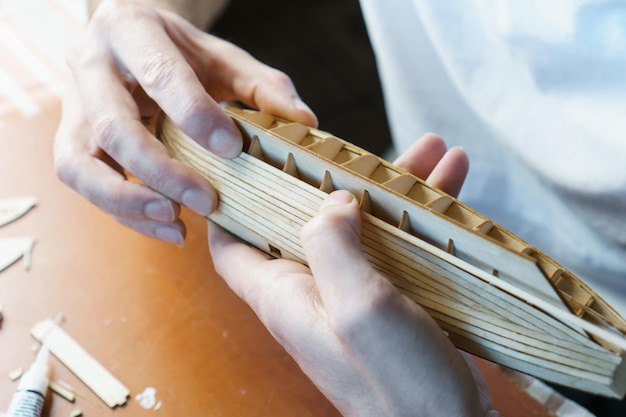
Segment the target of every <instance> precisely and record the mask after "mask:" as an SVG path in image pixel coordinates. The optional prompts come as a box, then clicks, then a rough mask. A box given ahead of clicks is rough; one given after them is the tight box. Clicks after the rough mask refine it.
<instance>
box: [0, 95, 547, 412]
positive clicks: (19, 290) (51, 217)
mask: <svg viewBox="0 0 626 417" xmlns="http://www.w3.org/2000/svg"><path fill="white" fill-rule="evenodd" d="M59 113H60V110H59V106H58V104H56V103H54V104H52V105H49V106H48V107H47V108H46V110H45V111H44V112H43V113H40V114H39V115H38V116H36V117H34V118H32V119H26V120H24V119H21V120H15V121H11V122H10V123H6V122H5V124H4V127H2V128H0V150H1V151H0V198H6V197H19V196H26V195H33V196H35V197H37V199H38V201H39V203H38V205H37V207H35V208H34V209H33V210H32V211H31V212H29V213H28V214H27V215H26V216H24V217H22V218H21V219H19V220H17V221H15V222H13V223H11V224H9V225H7V226H4V227H2V228H0V237H13V236H32V237H34V238H36V244H35V247H34V250H33V256H32V267H31V268H30V270H29V271H26V270H25V269H24V267H23V263H22V262H20V263H17V264H15V265H13V266H11V267H9V268H8V269H7V270H5V271H3V272H1V273H0V304H2V306H3V311H4V320H3V321H2V323H1V324H0V351H1V355H0V410H4V409H6V408H7V407H8V404H9V401H10V398H11V395H12V393H13V392H14V390H15V388H16V387H17V382H13V381H11V380H9V379H8V378H7V377H6V375H7V373H8V372H10V371H11V370H13V369H15V368H18V367H24V368H26V367H28V366H29V365H30V363H31V362H32V361H33V360H34V357H35V356H34V353H33V345H34V344H35V341H34V339H33V338H32V337H31V336H30V334H29V332H30V329H31V328H32V326H33V325H34V324H35V323H36V322H38V321H40V320H42V319H45V318H54V317H55V316H57V314H58V313H59V312H62V313H63V315H64V317H65V319H64V321H63V323H62V327H63V328H64V329H65V330H66V332H68V333H69V334H70V335H71V336H72V337H73V338H74V339H75V340H76V341H78V342H79V343H80V344H81V345H82V346H83V347H84V348H85V349H86V350H87V351H88V352H90V353H91V355H92V356H94V357H95V358H96V359H97V360H98V361H99V362H100V363H102V364H103V365H104V366H105V367H106V368H107V369H108V370H109V371H111V372H112V373H113V374H114V375H115V376H116V377H117V378H118V379H119V380H120V381H121V382H122V383H124V384H125V385H126V386H127V387H128V388H129V389H130V392H131V397H130V399H129V400H128V402H127V404H126V405H125V406H123V407H119V408H117V409H114V410H112V409H109V408H108V407H107V406H106V405H105V404H104V403H103V402H102V401H100V400H99V399H98V398H97V397H96V396H95V395H94V394H93V393H92V392H91V391H90V390H89V389H88V388H87V387H86V386H85V385H84V384H82V382H80V381H79V380H78V379H77V378H76V377H75V376H74V375H73V374H72V373H71V372H70V371H69V370H68V369H67V368H65V367H64V366H63V365H62V364H61V363H59V362H58V361H57V360H56V358H52V359H51V361H50V363H51V366H52V369H53V379H55V380H62V381H65V382H67V383H69V384H70V385H71V386H73V387H74V388H75V390H76V391H77V392H78V393H79V397H78V398H77V399H76V402H75V403H74V404H72V403H69V402H68V401H66V400H65V399H63V398H61V397H59V396H57V395H56V394H51V393H49V394H48V398H47V402H46V404H47V405H46V410H45V413H46V414H45V415H46V416H50V417H60V416H69V415H70V413H71V411H72V410H74V409H75V408H81V409H82V410H83V412H84V415H85V416H86V417H94V416H110V415H117V416H120V417H122V416H144V415H145V416H148V415H154V413H159V414H161V415H166V416H174V415H185V416H212V417H218V416H228V417H231V416H273V417H280V416H337V415H338V413H337V411H336V410H335V409H334V407H333V406H332V405H331V404H329V403H328V401H327V400H326V399H325V398H324V397H323V396H322V395H321V394H320V393H319V391H318V390H317V389H316V388H315V387H314V386H313V384H312V383H311V382H310V381H309V380H308V379H307V377H306V376H305V375H304V374H302V372H301V371H300V370H299V368H298V367H297V365H296V364H295V363H294V361H293V360H292V359H291V358H290V357H289V356H288V355H287V354H286V353H285V351H284V350H283V349H282V347H281V346H280V345H278V343H276V342H275V341H274V340H273V339H272V337H271V336H270V335H269V333H268V332H267V331H266V330H265V328H264V327H263V326H262V325H261V323H260V322H259V321H258V320H257V318H256V316H255V315H254V314H253V313H252V311H251V310H250V309H249V308H248V307H247V306H246V305H245V304H244V303H243V302H242V301H240V300H239V299H238V298H237V297H236V296H235V295H234V294H233V293H232V292H231V291H230V289H229V288H228V287H227V286H226V285H225V284H224V282H223V281H222V280H221V279H220V278H219V277H218V276H217V275H216V273H215V272H214V270H213V266H212V263H211V258H210V256H209V251H208V248H207V243H206V225H205V221H204V219H202V218H200V217H198V216H195V215H192V214H191V213H189V212H184V214H183V217H184V220H185V221H186V223H187V225H188V238H187V241H186V243H185V246H184V247H182V248H181V247H177V246H174V245H169V244H165V243H161V242H158V241H155V240H151V239H149V238H146V237H143V236H141V235H139V234H137V233H135V232H134V231H132V230H130V229H127V228H125V227H123V226H121V225H119V224H118V223H116V222H115V221H114V220H112V219H111V218H109V217H108V216H107V215H105V214H103V213H102V212H100V211H99V210H98V209H97V208H95V207H94V206H92V205H90V204H89V203H88V202H87V201H85V200H83V199H82V198H81V197H80V196H78V195H77V194H75V193H74V192H73V191H71V190H70V189H68V188H67V187H65V186H64V185H63V184H61V183H60V182H59V180H58V179H57V178H56V176H55V175H54V173H53V169H52V156H51V149H52V139H53V136H54V132H55V130H56V126H57V123H58V120H59ZM481 366H482V367H483V368H484V370H485V372H486V374H487V376H488V379H489V382H490V385H491V387H492V392H493V397H494V401H495V402H496V405H497V407H498V408H499V409H500V410H501V411H502V412H503V414H504V415H506V416H508V417H516V416H548V415H550V414H549V413H547V412H546V411H545V410H544V408H543V407H542V406H540V405H539V404H538V403H537V402H535V401H534V400H532V399H531V398H530V397H529V396H528V395H527V394H525V393H524V392H522V391H521V390H519V389H517V388H516V387H515V386H514V385H513V384H512V383H511V382H510V381H509V380H508V379H507V378H505V377H504V376H503V375H502V373H501V372H500V370H499V369H498V368H494V367H491V366H488V365H486V364H484V363H483V364H482V365H481ZM147 387H153V388H155V389H156V400H157V401H159V402H160V403H161V407H160V408H159V409H158V411H157V410H154V409H145V408H143V407H142V406H141V405H140V403H139V402H138V401H137V400H136V399H135V396H136V395H137V394H140V393H142V392H143V391H144V390H145V388H147Z"/></svg>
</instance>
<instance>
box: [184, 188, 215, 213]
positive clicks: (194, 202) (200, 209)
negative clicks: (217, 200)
mask: <svg viewBox="0 0 626 417" xmlns="http://www.w3.org/2000/svg"><path fill="white" fill-rule="evenodd" d="M182 198H183V204H184V205H185V206H187V207H189V208H190V209H192V210H193V211H195V212H196V213H198V214H201V215H203V216H208V215H209V214H211V212H212V211H213V196H211V195H209V194H208V193H207V192H206V191H203V190H198V189H191V190H187V191H185V192H184V193H183V196H182Z"/></svg>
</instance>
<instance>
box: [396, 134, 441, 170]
mask: <svg viewBox="0 0 626 417" xmlns="http://www.w3.org/2000/svg"><path fill="white" fill-rule="evenodd" d="M445 153H446V144H445V142H444V141H443V139H441V137H439V136H437V135H435V134H433V133H427V134H425V135H423V136H422V137H420V138H419V139H418V140H417V141H415V143H413V145H411V146H410V147H409V149H407V150H406V151H405V152H404V153H403V154H402V155H400V157H398V159H396V160H395V162H394V164H395V165H397V166H399V167H401V168H404V169H406V170H407V171H408V172H410V173H411V174H413V175H415V176H416V177H419V178H422V179H426V178H427V177H428V176H429V175H430V173H431V172H432V170H433V169H434V168H435V166H437V163H438V162H439V160H440V159H441V158H442V157H443V155H445Z"/></svg>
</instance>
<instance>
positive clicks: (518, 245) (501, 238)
mask: <svg viewBox="0 0 626 417" xmlns="http://www.w3.org/2000/svg"><path fill="white" fill-rule="evenodd" d="M487 236H489V237H490V238H492V239H494V240H495V241H496V242H498V243H500V244H501V245H502V246H504V247H506V248H509V249H510V250H512V251H514V252H518V253H520V251H521V250H522V249H524V248H525V247H526V244H525V243H524V242H522V241H521V240H520V239H518V238H516V237H515V236H514V235H512V234H511V233H510V232H508V231H506V230H504V229H501V228H499V227H493V228H492V229H491V230H490V231H489V233H487Z"/></svg>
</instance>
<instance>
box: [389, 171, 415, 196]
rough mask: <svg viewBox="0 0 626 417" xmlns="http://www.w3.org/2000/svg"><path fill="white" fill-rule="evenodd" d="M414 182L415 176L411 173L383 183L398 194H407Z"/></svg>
mask: <svg viewBox="0 0 626 417" xmlns="http://www.w3.org/2000/svg"><path fill="white" fill-rule="evenodd" d="M416 182H417V178H415V177H414V176H413V175H410V174H403V175H400V176H398V177H395V178H392V179H390V180H389V181H386V182H384V183H383V185H384V186H385V187H386V188H388V189H390V190H393V191H395V192H397V193H398V194H402V195H407V194H408V193H409V191H410V190H411V188H412V187H413V186H414V185H415V183H416Z"/></svg>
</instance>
